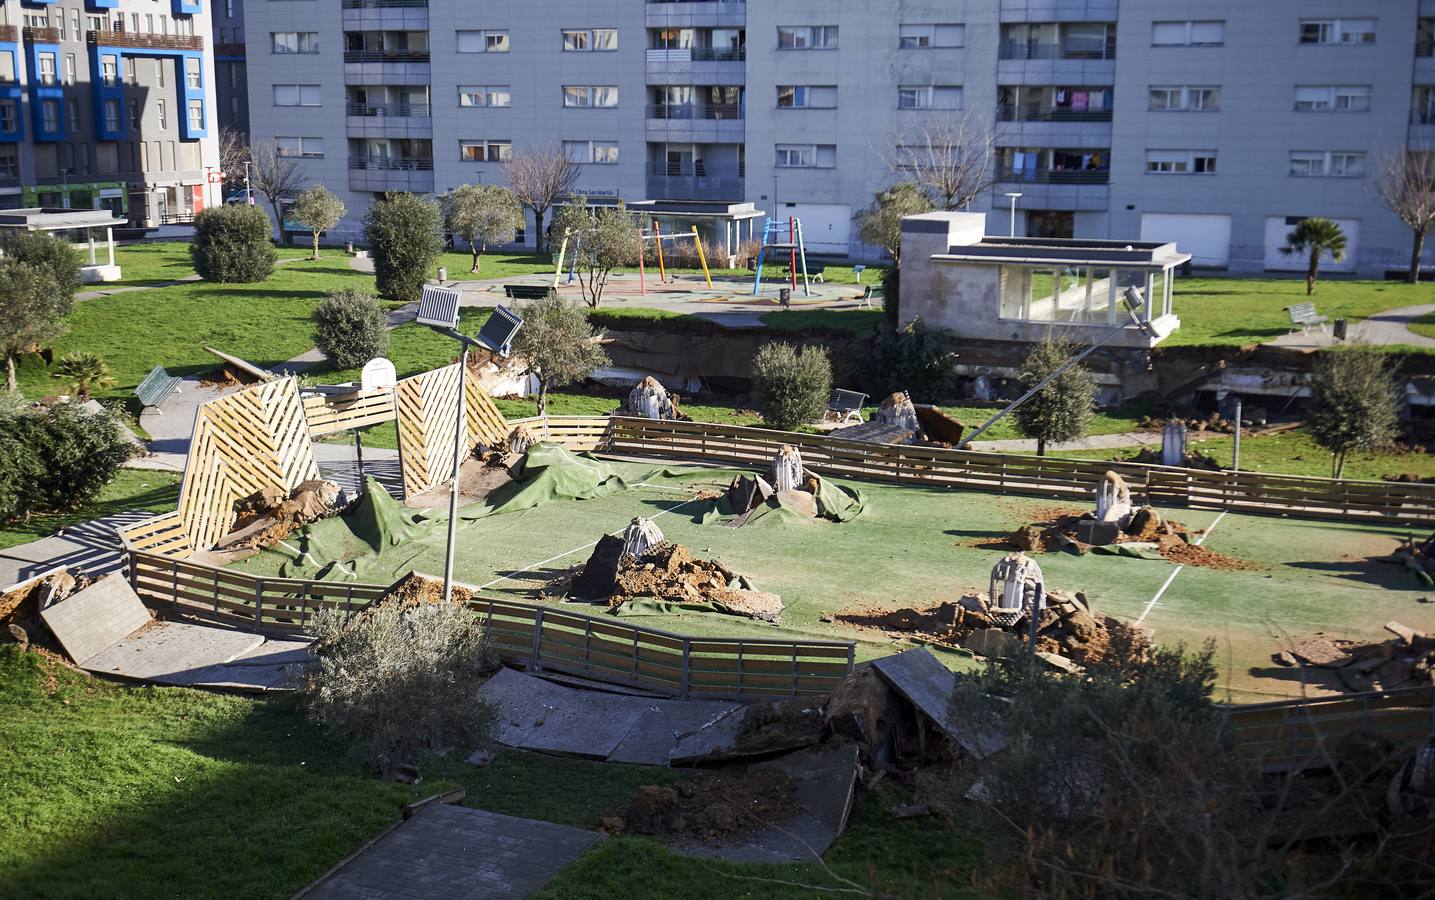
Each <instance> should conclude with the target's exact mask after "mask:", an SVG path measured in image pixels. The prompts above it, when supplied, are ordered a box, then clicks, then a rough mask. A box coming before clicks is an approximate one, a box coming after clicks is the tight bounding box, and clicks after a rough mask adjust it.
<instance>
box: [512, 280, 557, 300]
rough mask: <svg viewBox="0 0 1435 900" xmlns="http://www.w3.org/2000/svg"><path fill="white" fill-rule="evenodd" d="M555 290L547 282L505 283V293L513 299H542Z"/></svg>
mask: <svg viewBox="0 0 1435 900" xmlns="http://www.w3.org/2000/svg"><path fill="white" fill-rule="evenodd" d="M551 290H553V288H551V287H549V286H548V285H546V284H505V285H504V286H503V293H505V294H507V295H508V297H509V299H511V300H542V299H543V298H544V297H547V296H548V292H549V291H551Z"/></svg>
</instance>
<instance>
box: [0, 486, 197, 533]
mask: <svg viewBox="0 0 1435 900" xmlns="http://www.w3.org/2000/svg"><path fill="white" fill-rule="evenodd" d="M178 501H179V476H178V475H173V474H170V473H169V472H154V471H149V470H145V469H120V471H119V472H118V473H117V474H116V475H115V478H114V480H113V481H111V482H110V483H109V484H107V485H105V487H104V490H102V491H100V495H99V496H98V497H97V498H95V501H94V502H93V503H89V504H86V505H85V506H82V507H80V508H79V509H77V510H74V511H73V512H67V513H51V514H48V515H36V516H31V517H30V518H29V519H27V520H26V521H24V522H14V523H11V524H10V525H8V526H6V527H4V528H3V529H0V550H2V549H5V548H6V547H13V546H15V545H16V544H24V543H28V542H29V541H33V540H36V539H38V538H42V537H48V536H50V535H52V534H54V533H55V532H56V531H57V530H58V529H61V528H66V527H68V526H70V525H74V524H75V523H77V522H88V521H89V520H90V519H97V518H99V517H101V516H109V515H114V514H115V513H121V512H126V511H127V510H132V509H143V510H147V511H149V512H152V513H162V512H169V511H171V510H173V509H174V507H175V504H176V503H177V502H178Z"/></svg>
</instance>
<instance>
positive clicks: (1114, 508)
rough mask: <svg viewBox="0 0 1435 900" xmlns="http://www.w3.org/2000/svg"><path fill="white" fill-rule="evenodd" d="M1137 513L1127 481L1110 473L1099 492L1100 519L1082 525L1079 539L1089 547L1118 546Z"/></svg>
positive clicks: (1078, 525) (1098, 489)
mask: <svg viewBox="0 0 1435 900" xmlns="http://www.w3.org/2000/svg"><path fill="white" fill-rule="evenodd" d="M1134 512H1135V510H1133V509H1132V507H1131V489H1130V488H1129V487H1127V485H1126V479H1124V478H1122V477H1121V476H1120V475H1119V474H1118V473H1116V472H1111V471H1108V472H1107V473H1106V474H1105V475H1104V476H1102V478H1101V484H1100V486H1099V487H1097V489H1096V517H1095V518H1094V519H1083V520H1082V521H1081V522H1079V523H1078V524H1077V527H1076V537H1077V539H1078V540H1080V541H1081V542H1082V543H1085V544H1096V545H1102V544H1114V543H1116V541H1117V540H1118V539H1119V538H1120V536H1121V533H1122V532H1123V531H1125V530H1126V526H1127V525H1129V524H1130V523H1131V517H1132V515H1133V514H1134Z"/></svg>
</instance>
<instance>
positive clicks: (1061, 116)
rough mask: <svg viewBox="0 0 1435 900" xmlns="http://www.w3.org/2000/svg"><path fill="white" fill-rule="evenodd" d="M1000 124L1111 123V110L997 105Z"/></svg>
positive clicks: (1009, 104)
mask: <svg viewBox="0 0 1435 900" xmlns="http://www.w3.org/2000/svg"><path fill="white" fill-rule="evenodd" d="M997 121H999V122H1110V121H1111V110H1109V109H1083V110H1074V109H1053V108H1051V107H1042V106H1028V105H1026V104H1011V103H999V104H997Z"/></svg>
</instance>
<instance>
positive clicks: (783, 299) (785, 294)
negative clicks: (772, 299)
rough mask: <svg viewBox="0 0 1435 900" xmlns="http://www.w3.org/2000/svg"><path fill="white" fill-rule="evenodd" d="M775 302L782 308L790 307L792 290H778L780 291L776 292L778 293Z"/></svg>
mask: <svg viewBox="0 0 1435 900" xmlns="http://www.w3.org/2000/svg"><path fill="white" fill-rule="evenodd" d="M777 302H778V303H781V304H782V305H783V306H784V307H787V306H791V305H792V289H791V288H780V289H779V290H778V292H777Z"/></svg>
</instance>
